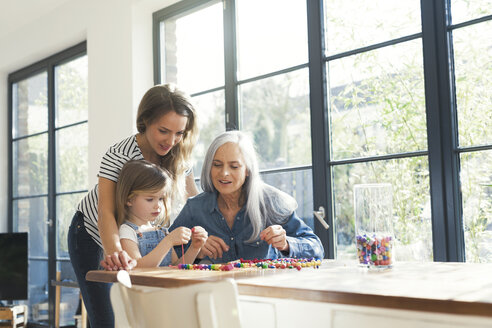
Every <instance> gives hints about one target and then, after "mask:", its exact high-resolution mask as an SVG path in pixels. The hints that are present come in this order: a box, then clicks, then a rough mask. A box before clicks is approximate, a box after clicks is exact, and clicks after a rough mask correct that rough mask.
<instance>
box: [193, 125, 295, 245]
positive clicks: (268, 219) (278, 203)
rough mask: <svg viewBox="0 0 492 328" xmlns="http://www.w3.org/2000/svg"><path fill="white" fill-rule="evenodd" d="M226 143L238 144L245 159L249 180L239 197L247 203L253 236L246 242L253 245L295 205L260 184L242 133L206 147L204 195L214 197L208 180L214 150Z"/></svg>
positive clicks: (231, 133) (247, 138)
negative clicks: (267, 228) (265, 229)
mask: <svg viewBox="0 0 492 328" xmlns="http://www.w3.org/2000/svg"><path fill="white" fill-rule="evenodd" d="M228 142H231V143H235V144H237V145H238V146H239V150H240V151H241V153H242V155H243V157H244V161H245V165H246V170H247V173H248V176H247V177H246V180H245V181H244V185H243V187H242V194H243V195H244V197H245V199H246V216H247V217H248V218H249V220H250V221H251V225H252V227H253V233H252V234H251V236H250V238H249V240H247V242H253V241H254V240H256V239H258V237H259V235H260V232H261V231H262V230H263V229H264V228H266V227H267V226H270V225H272V224H283V223H285V222H286V221H287V220H288V219H289V217H290V216H291V215H292V213H293V212H294V211H295V209H296V208H297V202H296V200H295V199H294V198H293V197H291V196H290V195H288V194H286V193H285V192H283V191H280V190H278V189H277V188H274V187H272V186H270V185H268V184H266V183H265V182H263V180H262V179H261V176H260V173H259V168H258V158H257V155H256V150H255V147H254V145H253V141H252V138H251V137H250V136H249V135H248V134H246V133H244V132H241V131H227V132H224V133H222V134H220V135H219V136H217V137H216V138H215V139H214V141H212V143H211V144H210V146H209V147H208V150H207V154H206V155H205V159H204V161H203V168H202V173H201V179H200V180H201V186H202V189H203V190H204V191H205V192H210V193H212V192H215V193H217V189H215V187H214V184H213V182H212V177H211V169H212V162H213V160H214V156H215V153H216V152H217V149H219V147H221V146H222V145H224V144H226V143H228Z"/></svg>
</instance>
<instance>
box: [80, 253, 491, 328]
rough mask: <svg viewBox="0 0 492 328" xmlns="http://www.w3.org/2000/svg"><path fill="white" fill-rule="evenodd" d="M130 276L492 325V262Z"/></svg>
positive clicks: (111, 277) (138, 272)
mask: <svg viewBox="0 0 492 328" xmlns="http://www.w3.org/2000/svg"><path fill="white" fill-rule="evenodd" d="M130 277H131V280H132V283H133V284H135V285H144V286H158V287H179V286H184V285H189V284H194V283H199V282H204V281H217V280H220V279H224V278H233V279H234V280H235V281H236V283H237V285H238V290H239V294H240V295H250V296H257V297H267V298H279V299H290V300H298V301H312V302H323V303H330V304H345V305H355V306H364V307H371V308H382V309H397V310H410V311H421V312H432V313H441V314H457V315H466V316H478V317H482V318H486V319H488V320H491V321H490V322H491V323H492V264H471V263H441V262H430V263H411V262H406V263H401V262H399V263H396V264H395V266H394V267H393V268H392V269H390V270H386V271H382V272H371V271H367V270H365V269H362V268H359V267H358V266H357V264H356V263H355V262H351V261H350V262H347V261H335V260H323V263H322V265H321V267H320V268H319V269H314V268H303V269H302V270H300V271H297V270H289V269H283V270H282V269H235V270H233V271H230V272H224V271H220V272H218V271H195V270H177V269H171V268H152V269H135V270H133V271H131V272H130ZM87 279H88V280H91V281H101V282H115V281H116V272H109V271H90V272H89V273H88V274H87ZM491 326H492V325H491Z"/></svg>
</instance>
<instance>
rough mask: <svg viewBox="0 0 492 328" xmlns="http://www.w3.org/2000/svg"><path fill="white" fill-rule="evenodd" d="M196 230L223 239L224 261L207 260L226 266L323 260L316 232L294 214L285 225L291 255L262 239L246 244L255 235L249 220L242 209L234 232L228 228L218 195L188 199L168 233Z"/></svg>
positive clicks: (211, 194)
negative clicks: (284, 259)
mask: <svg viewBox="0 0 492 328" xmlns="http://www.w3.org/2000/svg"><path fill="white" fill-rule="evenodd" d="M181 226H184V227H188V228H190V229H191V228H193V227H194V226H201V227H203V228H204V229H205V230H206V231H207V232H208V234H209V236H212V235H213V236H217V237H220V238H221V239H222V240H223V241H224V242H225V243H226V244H227V245H229V251H227V252H224V253H223V257H222V258H217V259H210V258H208V257H205V258H204V260H208V261H211V262H212V263H225V262H229V261H234V260H237V259H239V258H243V259H245V260H246V259H247V260H253V259H255V258H256V259H276V258H279V257H297V258H301V257H304V258H309V257H315V258H320V259H322V258H323V255H324V250H323V245H322V244H321V241H320V240H319V238H318V236H316V235H315V234H314V232H313V230H312V229H311V228H310V227H309V226H307V225H306V224H305V223H304V222H303V221H302V220H301V219H299V217H298V216H297V214H296V213H295V212H293V213H292V215H291V216H290V218H289V219H288V220H287V222H286V223H284V224H283V225H282V227H283V228H284V229H285V231H286V234H287V242H288V243H289V253H288V254H283V253H282V252H280V251H279V250H277V249H276V248H274V247H272V246H270V245H269V244H268V243H266V242H265V241H263V240H261V239H260V238H259V237H258V238H257V240H255V241H253V242H252V243H248V242H246V241H247V240H248V239H249V238H250V236H251V234H252V232H253V227H252V226H251V223H250V220H249V218H248V217H246V216H245V208H244V207H243V208H242V209H241V210H240V211H239V212H238V214H237V215H236V219H235V220H234V224H233V226H232V229H230V228H229V226H228V225H227V222H226V220H225V219H224V217H223V215H222V214H221V213H220V211H219V208H218V206H217V195H216V194H215V193H208V192H203V193H201V194H199V195H197V196H195V197H193V198H190V199H188V201H187V202H186V205H185V206H184V207H183V210H182V211H181V213H180V214H179V215H178V217H177V218H176V220H175V221H174V223H173V224H172V226H171V227H170V228H169V231H172V230H174V229H176V228H177V227H181ZM175 251H176V252H177V253H178V256H181V255H180V254H181V248H180V247H179V249H178V248H175Z"/></svg>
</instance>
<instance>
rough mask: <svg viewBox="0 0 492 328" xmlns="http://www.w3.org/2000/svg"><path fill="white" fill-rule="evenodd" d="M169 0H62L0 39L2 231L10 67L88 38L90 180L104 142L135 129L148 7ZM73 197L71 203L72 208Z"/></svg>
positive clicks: (147, 66) (146, 81) (146, 52)
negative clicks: (62, 0)
mask: <svg viewBox="0 0 492 328" xmlns="http://www.w3.org/2000/svg"><path fill="white" fill-rule="evenodd" d="M174 2H176V1H175V0H103V1H101V0H86V1H78V0H73V1H68V2H66V3H65V4H64V5H62V6H60V7H58V8H57V9H56V10H54V11H52V12H50V13H49V14H46V15H44V16H42V17H39V18H37V19H36V20H35V21H33V22H31V23H30V24H28V25H26V26H24V27H23V28H21V29H19V30H17V31H15V32H14V33H12V34H10V35H8V36H6V37H4V38H2V39H0V131H4V132H3V133H4V135H3V136H1V137H0V154H4V156H2V159H0V232H2V231H6V230H7V195H8V185H7V182H8V181H7V174H8V171H7V165H8V158H7V151H8V145H7V137H8V135H7V127H8V122H7V120H8V98H7V90H8V83H7V77H8V74H9V73H12V72H14V71H16V70H19V69H21V68H23V67H26V66H28V65H30V64H32V63H35V62H37V61H39V60H42V59H44V58H46V57H49V56H50V55H53V54H55V53H57V52H59V51H62V50H65V49H67V48H68V47H70V46H73V45H75V44H77V43H80V42H82V41H84V40H87V54H88V59H89V172H88V173H89V181H90V187H92V185H93V184H94V183H95V182H96V174H97V170H98V166H99V161H100V158H101V156H102V154H103V153H104V152H105V151H106V149H107V147H108V146H110V145H111V144H113V143H115V142H116V141H118V140H120V139H122V138H123V137H126V136H128V135H130V134H132V133H134V132H135V131H136V129H135V115H136V109H137V106H138V103H139V101H140V98H141V97H142V95H143V94H144V93H145V91H146V90H147V89H148V88H150V87H151V86H152V85H153V67H152V12H154V11H156V10H159V9H161V8H164V7H167V6H169V5H170V4H172V3H174ZM75 205H76V204H74V207H75Z"/></svg>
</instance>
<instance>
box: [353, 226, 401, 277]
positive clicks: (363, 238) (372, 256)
mask: <svg viewBox="0 0 492 328" xmlns="http://www.w3.org/2000/svg"><path fill="white" fill-rule="evenodd" d="M356 245H357V258H358V259H359V264H360V265H362V266H366V267H369V268H372V267H377V268H380V269H384V268H391V267H392V266H393V237H392V236H389V235H376V234H373V235H370V236H368V235H367V234H363V235H357V236H356Z"/></svg>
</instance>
